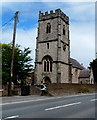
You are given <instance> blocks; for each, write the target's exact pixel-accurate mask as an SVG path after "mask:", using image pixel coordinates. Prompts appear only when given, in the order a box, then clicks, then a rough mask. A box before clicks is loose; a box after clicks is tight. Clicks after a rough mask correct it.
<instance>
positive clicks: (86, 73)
mask: <svg viewBox="0 0 97 120" xmlns="http://www.w3.org/2000/svg"><path fill="white" fill-rule="evenodd" d="M89 77H90V70H87V69H85V70H81V71H80V74H79V78H89Z"/></svg>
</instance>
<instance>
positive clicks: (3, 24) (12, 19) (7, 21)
mask: <svg viewBox="0 0 97 120" xmlns="http://www.w3.org/2000/svg"><path fill="white" fill-rule="evenodd" d="M13 19H14V17H12V18H11V19H10V20H9V21H7V22H6V23H4V24H3V25H2V27H4V26H5V25H7V24H8V23H9V22H10V21H12V20H13Z"/></svg>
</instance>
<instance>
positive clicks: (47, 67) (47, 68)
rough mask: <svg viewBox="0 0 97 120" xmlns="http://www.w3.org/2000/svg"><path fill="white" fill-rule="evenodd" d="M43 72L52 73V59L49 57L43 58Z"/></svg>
mask: <svg viewBox="0 0 97 120" xmlns="http://www.w3.org/2000/svg"><path fill="white" fill-rule="evenodd" d="M43 71H44V72H52V58H51V57H50V56H45V57H44V58H43Z"/></svg>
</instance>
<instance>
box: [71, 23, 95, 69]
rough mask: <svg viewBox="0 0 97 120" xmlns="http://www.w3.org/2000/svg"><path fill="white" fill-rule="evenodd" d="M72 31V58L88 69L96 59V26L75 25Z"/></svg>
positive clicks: (92, 24) (90, 24) (72, 26)
mask: <svg viewBox="0 0 97 120" xmlns="http://www.w3.org/2000/svg"><path fill="white" fill-rule="evenodd" d="M70 30H71V31H70V33H71V34H70V43H71V56H72V57H74V58H76V59H77V60H78V61H79V62H81V63H83V64H84V65H85V67H87V66H88V65H89V63H90V61H92V60H93V59H94V58H95V24H94V23H89V24H85V23H80V24H76V23H75V24H72V25H71V26H70Z"/></svg>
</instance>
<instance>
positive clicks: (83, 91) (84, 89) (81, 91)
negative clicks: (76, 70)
mask: <svg viewBox="0 0 97 120" xmlns="http://www.w3.org/2000/svg"><path fill="white" fill-rule="evenodd" d="M88 92H89V89H88V88H82V89H80V90H79V91H78V93H88Z"/></svg>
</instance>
